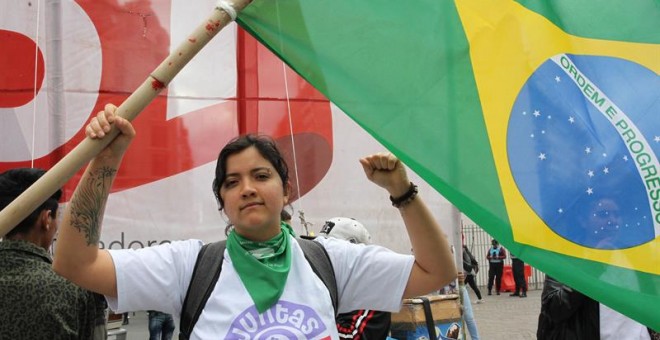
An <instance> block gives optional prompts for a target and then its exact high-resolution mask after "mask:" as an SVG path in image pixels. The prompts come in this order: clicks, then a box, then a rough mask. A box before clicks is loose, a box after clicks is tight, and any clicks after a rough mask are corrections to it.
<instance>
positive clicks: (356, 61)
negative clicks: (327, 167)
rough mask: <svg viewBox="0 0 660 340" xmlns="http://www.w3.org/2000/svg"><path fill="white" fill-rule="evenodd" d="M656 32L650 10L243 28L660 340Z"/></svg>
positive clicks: (432, 177)
mask: <svg viewBox="0 0 660 340" xmlns="http://www.w3.org/2000/svg"><path fill="white" fill-rule="evenodd" d="M610 2H611V3H610ZM658 22H660V8H659V5H658V2H657V1H654V0H640V1H633V2H626V3H625V4H624V3H619V2H617V3H614V2H613V1H603V2H599V3H597V4H596V3H593V2H590V1H569V0H560V1H549V0H544V1H509V0H494V1H476V0H472V1H468V0H465V1H464V0H456V1H432V0H420V1H415V2H391V1H383V0H372V1H345V0H337V1H325V0H277V1H255V2H254V3H253V4H252V5H250V6H249V7H248V8H247V9H246V10H245V11H244V12H243V13H241V15H240V16H239V23H240V25H241V26H242V27H243V28H245V29H246V30H248V31H249V32H250V33H251V34H252V35H254V36H255V37H257V39H259V40H260V41H261V42H263V43H264V44H265V45H266V46H268V47H269V48H270V49H271V50H272V51H273V52H275V53H276V54H277V55H278V56H280V58H282V60H284V61H285V62H286V63H287V64H288V65H290V66H291V67H292V68H293V69H294V70H296V72H298V73H299V74H300V75H302V76H303V77H304V78H305V79H307V80H308V81H309V82H310V83H311V84H313V85H314V86H315V87H316V88H317V89H319V90H320V91H321V92H322V93H324V94H325V95H326V96H327V97H328V98H329V99H330V100H331V101H332V102H333V103H335V104H336V105H337V106H339V107H340V108H341V109H342V110H343V111H344V112H346V113H347V114H348V115H349V116H350V117H351V118H352V119H353V120H355V121H356V122H357V123H358V124H359V125H360V126H362V127H363V128H364V129H365V130H366V131H368V132H369V133H370V134H371V135H373V136H374V137H375V138H376V139H378V140H379V141H380V142H381V143H382V144H383V145H385V146H386V147H387V148H388V149H389V150H390V151H392V152H393V153H395V154H396V155H397V156H399V157H400V158H401V159H402V160H403V161H404V162H405V163H406V164H407V165H408V166H410V167H411V168H412V169H413V170H414V171H415V172H417V173H418V174H419V175H420V176H422V177H423V178H424V179H425V180H426V181H427V182H428V183H429V184H431V185H432V186H433V187H434V188H435V189H437V190H438V191H439V192H440V193H441V194H442V195H443V196H444V197H446V198H447V199H448V200H449V201H450V202H452V203H453V204H454V205H455V206H456V207H458V208H459V209H460V210H461V211H462V212H464V213H465V214H466V215H468V216H469V217H470V218H471V219H472V220H474V221H475V222H477V223H478V224H479V225H480V226H481V227H482V228H484V229H485V230H486V231H488V233H490V234H491V235H493V236H494V237H496V238H497V239H498V240H500V242H501V243H502V244H504V245H505V246H506V247H507V248H508V249H509V250H510V251H511V252H513V253H514V254H516V255H518V256H519V257H521V258H522V259H524V260H525V261H527V262H529V263H530V264H532V265H533V266H535V267H537V268H539V269H540V270H542V271H543V272H545V273H547V274H549V275H552V276H553V277H555V278H557V279H559V280H560V281H562V282H564V283H566V284H569V285H570V286H572V287H574V288H576V289H578V290H580V291H582V292H584V293H585V294H587V295H589V296H591V297H592V298H595V299H597V300H599V301H600V302H602V303H604V304H606V305H608V306H610V307H612V308H614V309H616V310H618V311H620V312H622V313H624V314H626V315H628V316H630V317H632V318H634V319H636V320H638V321H640V322H642V323H643V324H645V325H647V326H651V327H653V328H655V329H660V316H659V314H658V313H655V312H653V311H655V310H657V306H658V305H660V298H659V292H660V276H659V275H660V257H659V256H658V254H659V253H660V252H659V250H660V249H659V245H660V241H659V239H658V235H659V233H660V175H659V174H660V165H659V163H658V157H657V155H658V152H659V150H660V119H659V116H658V114H660V101H659V100H658V98H660V78H659V77H658V72H659V70H660V30H658Z"/></svg>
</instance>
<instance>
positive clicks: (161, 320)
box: [149, 311, 174, 340]
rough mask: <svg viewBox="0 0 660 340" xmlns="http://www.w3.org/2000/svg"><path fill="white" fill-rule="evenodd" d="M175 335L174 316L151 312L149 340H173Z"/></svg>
mask: <svg viewBox="0 0 660 340" xmlns="http://www.w3.org/2000/svg"><path fill="white" fill-rule="evenodd" d="M173 333H174V319H172V315H170V314H167V313H161V312H156V311H149V340H172V334H173Z"/></svg>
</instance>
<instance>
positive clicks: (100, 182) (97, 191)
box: [70, 166, 117, 246]
mask: <svg viewBox="0 0 660 340" xmlns="http://www.w3.org/2000/svg"><path fill="white" fill-rule="evenodd" d="M116 173H117V169H115V168H111V167H107V166H105V167H102V168H100V169H97V170H95V171H92V172H90V173H89V174H88V178H87V180H86V181H84V182H81V183H80V184H79V185H78V189H77V190H76V193H75V194H74V196H73V199H72V200H71V203H70V204H71V225H72V226H73V227H74V228H76V229H78V231H79V232H81V233H84V234H85V239H86V240H87V245H88V246H90V245H94V244H98V243H99V240H100V234H101V220H102V218H103V210H104V209H105V202H106V201H107V199H108V194H109V192H110V187H111V185H112V180H113V179H114V177H115V174H116Z"/></svg>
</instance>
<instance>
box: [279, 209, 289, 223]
mask: <svg viewBox="0 0 660 340" xmlns="http://www.w3.org/2000/svg"><path fill="white" fill-rule="evenodd" d="M280 220H282V222H284V221H291V214H289V212H288V211H286V210H284V209H282V211H281V212H280Z"/></svg>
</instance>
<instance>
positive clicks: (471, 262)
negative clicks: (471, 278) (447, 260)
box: [463, 247, 479, 275]
mask: <svg viewBox="0 0 660 340" xmlns="http://www.w3.org/2000/svg"><path fill="white" fill-rule="evenodd" d="M463 270H464V272H465V274H466V275H467V274H468V273H471V272H472V270H474V272H475V273H478V272H479V262H477V260H476V259H475V258H474V256H473V255H472V253H470V251H469V250H468V249H467V247H463Z"/></svg>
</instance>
